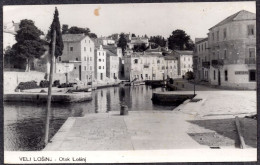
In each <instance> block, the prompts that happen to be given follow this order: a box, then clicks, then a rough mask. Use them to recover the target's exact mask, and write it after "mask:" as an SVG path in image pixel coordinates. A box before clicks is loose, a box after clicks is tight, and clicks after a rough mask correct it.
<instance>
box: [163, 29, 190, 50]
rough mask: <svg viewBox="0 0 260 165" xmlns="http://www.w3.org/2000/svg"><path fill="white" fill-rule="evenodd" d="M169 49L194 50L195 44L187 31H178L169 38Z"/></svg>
mask: <svg viewBox="0 0 260 165" xmlns="http://www.w3.org/2000/svg"><path fill="white" fill-rule="evenodd" d="M168 44H169V45H168V46H169V49H172V50H193V48H194V43H193V42H192V40H191V39H190V36H189V35H187V34H186V32H185V31H183V30H180V29H177V30H174V31H173V32H172V35H170V37H169V38H168Z"/></svg>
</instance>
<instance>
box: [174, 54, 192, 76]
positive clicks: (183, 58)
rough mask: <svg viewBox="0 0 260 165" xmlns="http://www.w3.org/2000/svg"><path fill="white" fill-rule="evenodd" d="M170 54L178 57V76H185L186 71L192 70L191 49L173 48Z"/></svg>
mask: <svg viewBox="0 0 260 165" xmlns="http://www.w3.org/2000/svg"><path fill="white" fill-rule="evenodd" d="M170 55H171V56H174V57H176V58H177V59H178V76H185V74H186V73H187V72H188V71H193V51H188V50H173V51H172V52H171V54H170Z"/></svg>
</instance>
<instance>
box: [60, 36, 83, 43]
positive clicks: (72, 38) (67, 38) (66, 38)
mask: <svg viewBox="0 0 260 165" xmlns="http://www.w3.org/2000/svg"><path fill="white" fill-rule="evenodd" d="M85 37H86V36H85V35H84V34H63V35H62V40H63V41H64V42H78V41H81V40H83V39H84V38H85Z"/></svg>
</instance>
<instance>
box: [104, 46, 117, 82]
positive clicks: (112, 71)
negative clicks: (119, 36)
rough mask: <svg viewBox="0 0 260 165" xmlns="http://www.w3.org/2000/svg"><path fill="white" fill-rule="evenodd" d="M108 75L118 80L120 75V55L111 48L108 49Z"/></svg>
mask: <svg viewBox="0 0 260 165" xmlns="http://www.w3.org/2000/svg"><path fill="white" fill-rule="evenodd" d="M106 55H107V57H106V76H107V77H108V78H110V79H112V80H117V79H118V75H119V57H118V56H117V55H116V54H115V53H113V52H112V51H110V50H106Z"/></svg>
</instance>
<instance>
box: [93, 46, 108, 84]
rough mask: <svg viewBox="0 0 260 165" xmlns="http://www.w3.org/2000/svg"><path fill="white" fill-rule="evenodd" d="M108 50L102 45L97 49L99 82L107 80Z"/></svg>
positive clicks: (96, 69) (97, 75)
mask: <svg viewBox="0 0 260 165" xmlns="http://www.w3.org/2000/svg"><path fill="white" fill-rule="evenodd" d="M106 57H107V55H106V50H104V49H103V46H102V45H99V47H96V48H95V79H96V80H97V82H101V81H104V80H106V60H107V59H106Z"/></svg>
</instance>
